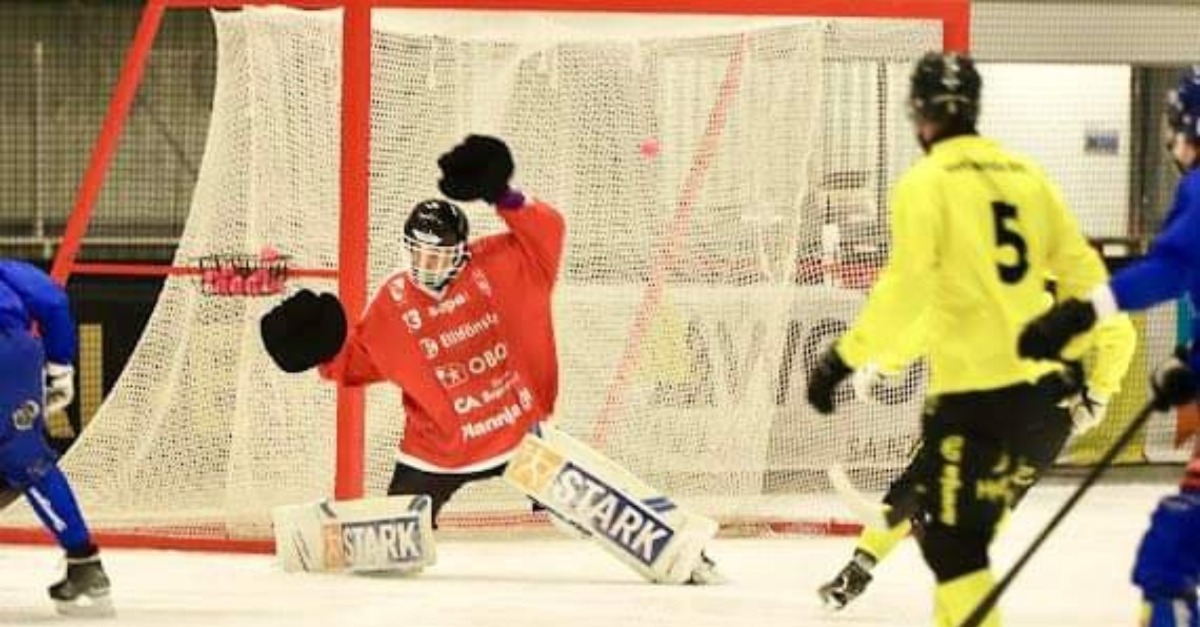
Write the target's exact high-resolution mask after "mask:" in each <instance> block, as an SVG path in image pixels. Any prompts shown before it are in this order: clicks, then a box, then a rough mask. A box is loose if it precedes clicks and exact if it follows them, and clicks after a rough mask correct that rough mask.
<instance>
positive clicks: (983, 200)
mask: <svg viewBox="0 0 1200 627" xmlns="http://www.w3.org/2000/svg"><path fill="white" fill-rule="evenodd" d="M981 88H982V81H981V80H980V78H979V73H978V72H977V71H976V70H975V65H974V63H973V62H972V61H971V59H970V58H968V57H965V56H961V55H956V54H945V55H943V54H939V53H931V54H928V55H926V56H924V57H923V58H922V59H921V60H920V61H919V62H918V63H917V65H916V68H915V70H914V71H913V75H912V82H911V92H910V110H911V112H912V119H913V123H914V127H915V129H916V133H917V139H918V141H920V143H921V145H922V147H923V148H924V149H925V150H926V152H927V154H926V156H925V157H924V158H922V159H921V160H920V161H919V162H918V163H917V164H915V165H914V166H913V167H912V168H911V169H910V170H909V171H908V172H907V173H905V174H904V176H903V177H901V179H900V180H899V182H897V184H896V186H895V189H894V190H893V194H892V199H891V252H890V255H889V257H888V262H887V266H886V267H885V269H884V271H883V273H882V274H881V275H880V278H879V281H878V282H877V283H876V285H875V286H874V288H873V289H872V291H871V295H870V297H869V298H868V300H867V304H866V306H865V307H864V309H863V310H862V312H861V313H860V314H859V317H858V319H857V320H856V321H855V323H854V326H853V327H852V328H851V329H850V330H849V331H848V332H847V333H846V334H845V335H844V336H843V337H841V338H840V339H839V340H838V341H837V343H836V344H834V345H833V346H831V347H830V348H829V350H827V351H826V353H825V354H824V355H823V356H822V357H821V359H820V361H819V362H818V363H817V365H816V366H815V367H814V368H813V370H812V372H811V373H810V376H809V380H808V401H809V403H810V404H811V405H812V406H813V407H814V408H816V409H817V410H818V411H820V412H822V413H826V414H828V413H832V412H833V411H834V391H835V389H836V388H837V386H838V385H839V384H840V383H841V382H842V381H843V380H844V379H846V378H847V377H848V376H849V375H850V374H851V372H852V371H853V370H854V368H857V367H861V366H863V365H864V364H865V363H867V362H868V361H869V360H870V358H871V357H873V356H876V355H880V354H885V353H886V352H887V351H888V350H889V347H890V346H892V343H893V342H894V339H895V338H897V337H904V336H905V335H906V334H908V333H913V332H917V331H918V329H915V328H914V327H913V325H914V323H916V322H917V320H918V318H920V317H921V316H922V314H923V313H924V314H925V315H926V316H927V318H926V319H925V320H926V322H925V323H926V324H927V325H928V332H929V341H928V352H929V363H930V380H929V391H928V394H929V399H928V402H927V403H926V407H925V411H924V416H923V417H922V438H923V441H924V442H925V444H924V447H925V449H926V450H927V451H929V453H930V454H929V455H925V456H921V457H919V458H918V459H916V461H915V462H914V463H915V464H916V468H914V473H913V476H914V484H915V485H914V492H915V493H916V494H918V495H919V502H918V506H919V512H918V515H919V516H920V517H921V520H922V533H921V537H920V538H919V539H918V541H919V543H920V546H921V553H922V555H923V556H924V558H925V562H926V563H927V564H928V565H929V567H930V569H931V570H932V571H933V574H934V577H935V579H936V581H937V588H936V591H935V595H934V596H935V608H936V609H935V621H936V624H937V625H947V626H949V625H957V624H959V623H961V622H962V621H963V619H964V618H966V617H967V616H968V615H969V614H970V613H971V611H972V610H973V609H974V608H975V606H976V605H977V604H978V603H979V601H980V600H982V599H983V598H984V597H985V596H986V595H987V593H988V591H989V589H990V588H991V587H992V585H993V578H992V574H991V570H990V566H989V561H988V545H989V544H990V542H991V540H992V536H993V534H994V532H995V528H996V524H997V523H998V521H999V520H1000V518H1001V516H1002V514H1003V513H1004V512H1005V511H1006V510H1007V509H1008V508H1009V507H1011V505H1012V503H1013V501H1014V500H1015V497H1016V493H1017V490H1016V488H1017V486H1021V485H1025V484H1028V483H1029V482H1030V481H1031V480H1032V478H1033V476H1034V475H1035V474H1036V463H1035V461H1034V460H1035V457H1036V456H1037V454H1038V451H1039V448H1040V447H1041V446H1043V445H1042V443H1041V442H1040V441H1038V436H1039V435H1040V434H1041V432H1042V430H1043V425H1045V424H1047V423H1049V422H1051V421H1054V420H1056V419H1057V417H1058V416H1059V415H1060V414H1059V409H1058V407H1057V406H1058V402H1059V400H1060V399H1058V398H1055V397H1054V396H1053V395H1052V394H1051V393H1050V392H1048V391H1047V389H1046V387H1048V386H1045V385H1042V386H1039V384H1038V383H1039V381H1040V380H1042V379H1043V378H1044V377H1047V376H1050V377H1057V375H1056V374H1055V373H1056V371H1057V370H1058V369H1060V368H1061V365H1059V364H1055V363H1052V362H1034V361H1029V360H1025V359H1022V358H1021V357H1020V356H1019V355H1018V354H1017V348H1016V340H1017V336H1018V335H1019V334H1020V332H1021V328H1022V327H1023V326H1024V324H1025V323H1026V322H1028V321H1029V320H1032V319H1033V318H1034V317H1035V316H1037V315H1038V314H1040V313H1041V312H1042V310H1043V309H1044V308H1045V298H1044V296H1043V283H1044V279H1045V277H1047V276H1055V277H1057V279H1058V287H1059V291H1060V296H1062V297H1063V298H1071V297H1080V296H1083V295H1085V294H1087V293H1088V292H1090V291H1091V289H1092V288H1094V287H1095V286H1096V285H1098V284H1100V283H1101V282H1102V281H1104V280H1105V279H1106V277H1107V273H1106V272H1105V269H1104V265H1103V263H1102V262H1101V261H1100V257H1099V255H1097V254H1096V252H1095V251H1094V250H1092V248H1091V247H1090V246H1088V243H1087V242H1086V241H1085V240H1084V238H1083V235H1082V234H1081V233H1080V232H1079V226H1078V224H1077V223H1076V221H1075V218H1074V217H1073V216H1072V215H1071V213H1070V211H1069V210H1068V209H1067V207H1066V206H1065V204H1064V202H1063V200H1062V196H1061V194H1060V193H1059V191H1058V189H1057V188H1056V187H1055V185H1054V184H1053V183H1052V182H1051V181H1050V180H1049V179H1048V178H1047V177H1046V175H1045V174H1044V173H1043V172H1042V170H1041V168H1040V167H1038V166H1037V165H1036V164H1034V163H1033V162H1032V161H1030V160H1028V159H1026V158H1024V157H1021V156H1018V155H1015V154H1013V153H1010V152H1008V151H1007V150H1005V149H1004V148H1002V147H1000V146H999V145H998V144H997V143H996V142H994V141H992V140H989V139H986V138H984V137H981V136H979V134H978V133H977V132H976V120H977V118H978V114H979V98H980V91H981ZM927 309H928V311H927V312H926V310H927ZM999 624H1000V618H999V614H998V612H997V611H995V610H993V611H991V612H989V613H988V615H987V618H986V619H985V621H984V622H983V625H984V626H985V627H995V626H997V625H999Z"/></svg>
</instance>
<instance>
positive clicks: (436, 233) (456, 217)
mask: <svg viewBox="0 0 1200 627" xmlns="http://www.w3.org/2000/svg"><path fill="white" fill-rule="evenodd" d="M469 230H470V227H469V225H468V223H467V214H465V213H463V210H462V209H460V208H459V206H458V205H456V204H454V203H452V202H447V201H445V200H438V199H432V200H422V201H421V202H419V203H417V204H416V205H415V206H413V208H412V212H410V213H409V214H408V220H405V222H404V237H406V238H413V239H415V240H417V241H419V242H421V243H424V244H430V245H433V246H457V245H458V244H463V243H466V241H467V235H468V232H469Z"/></svg>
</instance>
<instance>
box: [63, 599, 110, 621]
mask: <svg viewBox="0 0 1200 627" xmlns="http://www.w3.org/2000/svg"><path fill="white" fill-rule="evenodd" d="M54 608H55V609H56V610H58V613H59V614H61V615H63V616H70V617H74V618H110V617H112V616H116V615H117V610H116V609H115V608H113V605H112V599H111V598H109V596H108V595H107V594H105V595H103V596H95V597H92V596H87V595H83V596H80V597H79V598H78V599H76V600H74V601H55V602H54Z"/></svg>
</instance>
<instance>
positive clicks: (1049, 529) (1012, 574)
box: [959, 398, 1159, 627]
mask: <svg viewBox="0 0 1200 627" xmlns="http://www.w3.org/2000/svg"><path fill="white" fill-rule="evenodd" d="M1158 402H1159V401H1158V399H1157V398H1152V399H1150V401H1149V402H1147V403H1146V406H1145V407H1143V408H1142V409H1141V411H1139V412H1138V413H1137V415H1136V416H1134V418H1133V420H1131V421H1130V422H1129V425H1128V426H1127V427H1125V431H1123V432H1122V433H1121V437H1119V438H1117V441H1116V442H1115V443H1113V445H1112V446H1110V447H1109V448H1108V450H1107V451H1105V452H1104V457H1101V458H1100V461H1099V462H1096V465H1095V466H1093V467H1092V469H1091V471H1090V472H1088V474H1087V476H1086V477H1084V479H1083V482H1082V483H1080V484H1079V487H1077V488H1075V491H1074V492H1073V493H1072V494H1071V498H1069V499H1067V502H1066V503H1063V505H1062V507H1060V508H1059V509H1058V512H1056V513H1055V514H1054V517H1053V518H1051V519H1050V522H1049V523H1047V524H1046V526H1045V528H1043V529H1042V531H1041V533H1039V534H1038V536H1037V537H1036V538H1034V540H1033V542H1032V543H1030V545H1029V548H1027V549H1025V552H1024V553H1022V554H1021V557H1020V559H1018V560H1017V561H1016V563H1015V564H1013V565H1012V567H1011V568H1009V569H1008V572H1007V573H1005V574H1004V577H1003V578H1002V579H1001V580H1000V581H999V582H998V583H997V584H996V585H995V586H993V587H992V589H991V590H990V591H989V592H988V595H987V596H986V597H984V598H983V600H982V601H980V602H979V605H977V606H975V609H974V610H973V611H972V612H971V614H970V615H969V616H967V619H966V620H964V621H963V622H962V624H961V625H959V627H979V625H981V624H982V623H983V619H984V617H986V616H987V614H988V612H990V611H992V608H993V607H995V606H996V603H998V602H999V601H1000V595H1002V594H1004V591H1005V590H1007V589H1008V587H1009V586H1010V585H1012V582H1013V580H1014V579H1016V578H1017V575H1018V574H1020V573H1021V569H1023V568H1025V564H1026V563H1028V562H1029V559H1030V558H1032V557H1033V554H1034V553H1037V551H1038V549H1039V548H1041V546H1042V544H1043V543H1044V542H1045V541H1046V539H1047V538H1049V537H1050V534H1051V533H1053V532H1054V530H1055V529H1056V528H1057V527H1058V525H1059V523H1061V522H1062V520H1063V519H1064V518H1066V517H1067V514H1068V513H1070V511H1071V510H1072V509H1073V508H1074V507H1075V504H1076V503H1078V502H1079V499H1081V498H1083V495H1084V494H1085V493H1086V492H1087V491H1088V490H1089V489H1090V488H1091V487H1092V484H1094V483H1096V481H1097V480H1098V479H1099V478H1100V475H1102V474H1104V472H1105V471H1107V470H1108V469H1109V467H1110V466H1112V463H1113V460H1115V459H1116V458H1117V455H1119V454H1120V453H1121V451H1122V450H1124V449H1125V447H1126V446H1127V445H1128V444H1129V442H1130V441H1132V440H1133V438H1134V436H1135V435H1137V432H1138V431H1139V430H1141V428H1142V426H1143V425H1145V424H1146V421H1147V420H1149V419H1150V416H1152V415H1154V412H1155V411H1157V407H1156V404H1157V403H1158Z"/></svg>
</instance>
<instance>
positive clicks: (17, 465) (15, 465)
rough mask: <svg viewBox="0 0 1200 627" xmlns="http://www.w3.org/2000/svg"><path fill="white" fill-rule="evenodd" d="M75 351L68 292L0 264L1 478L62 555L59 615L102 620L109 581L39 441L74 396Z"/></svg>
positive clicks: (30, 270)
mask: <svg viewBox="0 0 1200 627" xmlns="http://www.w3.org/2000/svg"><path fill="white" fill-rule="evenodd" d="M77 344H78V339H77V337H76V333H75V322H74V320H72V318H71V311H70V308H69V306H68V302H67V295H66V292H64V291H63V289H62V288H61V287H59V286H58V284H56V283H54V282H53V281H52V280H51V279H50V277H48V276H46V274H45V273H43V272H42V271H41V270H39V269H38V268H36V267H34V266H31V265H29V264H27V263H24V262H20V261H12V260H4V259H0V372H3V376H0V477H3V479H4V481H5V482H6V483H7V484H8V486H9V489H10V491H11V492H10V494H12V493H15V492H17V491H19V492H21V493H23V494H24V495H25V498H26V500H28V501H29V505H30V506H31V507H32V508H33V511H34V512H36V513H37V516H38V518H39V519H41V521H42V523H43V524H44V525H45V526H46V528H47V529H48V530H49V531H50V532H51V533H53V534H54V537H55V539H56V540H58V544H59V546H61V547H62V548H63V550H64V551H66V553H67V572H66V576H64V577H63V579H62V580H61V581H59V582H58V583H55V584H54V585H52V586H50V597H51V598H52V599H54V601H55V603H56V605H57V606H58V609H59V611H60V612H62V613H65V614H72V613H99V614H106V613H110V612H111V611H112V606H111V603H110V602H109V581H108V576H107V575H106V574H105V573H104V568H103V566H101V564H100V556H99V550H98V549H97V548H96V545H95V544H94V543H93V542H92V536H91V534H90V533H89V532H88V528H87V524H86V523H85V522H84V520H83V514H82V513H81V512H80V510H79V505H78V504H77V503H76V502H75V496H74V494H73V493H72V491H71V486H70V484H69V483H68V482H67V478H66V476H65V475H64V474H63V472H62V470H60V469H59V468H58V465H57V464H56V463H55V455H54V452H53V451H52V450H51V448H50V446H49V444H48V443H47V441H46V434H45V417H46V415H47V414H48V413H50V412H53V411H57V410H60V409H64V408H66V407H67V405H69V404H70V403H71V400H72V399H73V398H74V396H75V387H74V381H73V377H74V374H75V370H74V367H73V366H72V365H71V364H73V363H74V361H75V352H76V349H77ZM14 496H15V494H14ZM10 500H11V499H10Z"/></svg>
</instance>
